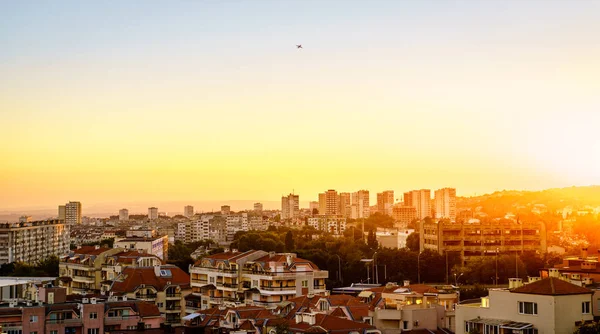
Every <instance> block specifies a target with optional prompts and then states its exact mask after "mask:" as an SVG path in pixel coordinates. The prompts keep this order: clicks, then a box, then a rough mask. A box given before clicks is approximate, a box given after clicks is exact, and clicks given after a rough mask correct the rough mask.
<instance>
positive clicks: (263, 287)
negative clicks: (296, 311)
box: [259, 286, 296, 291]
mask: <svg viewBox="0 0 600 334" xmlns="http://www.w3.org/2000/svg"><path fill="white" fill-rule="evenodd" d="M259 289H261V290H266V291H296V287H295V286H281V287H275V286H261V287H260V288H259Z"/></svg>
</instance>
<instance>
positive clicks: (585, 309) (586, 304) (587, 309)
mask: <svg viewBox="0 0 600 334" xmlns="http://www.w3.org/2000/svg"><path fill="white" fill-rule="evenodd" d="M581 313H583V314H590V302H583V303H581Z"/></svg>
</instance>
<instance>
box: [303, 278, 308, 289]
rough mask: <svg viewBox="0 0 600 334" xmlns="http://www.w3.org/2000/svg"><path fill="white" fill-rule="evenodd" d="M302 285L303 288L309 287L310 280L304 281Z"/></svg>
mask: <svg viewBox="0 0 600 334" xmlns="http://www.w3.org/2000/svg"><path fill="white" fill-rule="evenodd" d="M302 287H303V288H308V281H307V280H304V281H302Z"/></svg>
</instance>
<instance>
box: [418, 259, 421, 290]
mask: <svg viewBox="0 0 600 334" xmlns="http://www.w3.org/2000/svg"><path fill="white" fill-rule="evenodd" d="M417 282H418V283H419V284H421V251H419V255H418V256H417Z"/></svg>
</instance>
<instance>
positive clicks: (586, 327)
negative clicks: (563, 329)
mask: <svg viewBox="0 0 600 334" xmlns="http://www.w3.org/2000/svg"><path fill="white" fill-rule="evenodd" d="M596 333H600V322H592V323H589V324H582V325H579V327H577V328H576V329H575V331H574V332H573V334H596Z"/></svg>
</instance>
